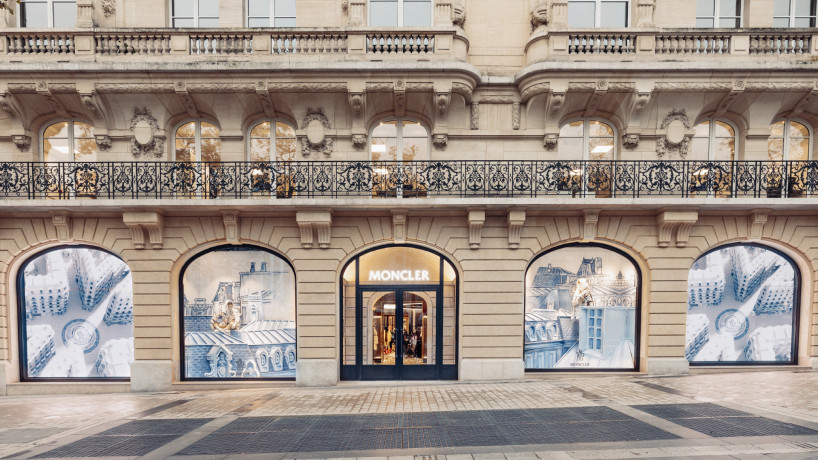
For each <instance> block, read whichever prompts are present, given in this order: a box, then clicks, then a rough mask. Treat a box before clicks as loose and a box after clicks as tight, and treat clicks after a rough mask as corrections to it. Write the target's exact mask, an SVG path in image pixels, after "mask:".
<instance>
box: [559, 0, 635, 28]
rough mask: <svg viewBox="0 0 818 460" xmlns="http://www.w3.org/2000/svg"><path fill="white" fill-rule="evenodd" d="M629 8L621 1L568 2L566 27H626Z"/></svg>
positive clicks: (584, 0)
mask: <svg viewBox="0 0 818 460" xmlns="http://www.w3.org/2000/svg"><path fill="white" fill-rule="evenodd" d="M629 8H630V2H629V1H623V0H569V1H568V27H572V28H594V27H605V28H619V27H627V26H628V16H629V14H628V9H629Z"/></svg>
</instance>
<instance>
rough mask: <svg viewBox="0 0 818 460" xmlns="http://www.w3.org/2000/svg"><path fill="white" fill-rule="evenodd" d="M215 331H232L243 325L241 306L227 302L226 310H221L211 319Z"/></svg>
mask: <svg viewBox="0 0 818 460" xmlns="http://www.w3.org/2000/svg"><path fill="white" fill-rule="evenodd" d="M210 325H211V326H212V327H213V330H214V331H232V330H236V329H238V328H239V325H241V305H238V304H234V303H233V302H227V305H226V306H225V309H224V310H219V311H217V312H215V313H214V314H213V317H212V318H210Z"/></svg>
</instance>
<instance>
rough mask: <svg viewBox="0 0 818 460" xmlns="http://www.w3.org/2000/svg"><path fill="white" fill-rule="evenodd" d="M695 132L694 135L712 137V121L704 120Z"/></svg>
mask: <svg viewBox="0 0 818 460" xmlns="http://www.w3.org/2000/svg"><path fill="white" fill-rule="evenodd" d="M694 129H695V131H694V132H693V136H694V137H710V122H709V121H703V122H701V123H699V124H698V125H696V127H695V128H694Z"/></svg>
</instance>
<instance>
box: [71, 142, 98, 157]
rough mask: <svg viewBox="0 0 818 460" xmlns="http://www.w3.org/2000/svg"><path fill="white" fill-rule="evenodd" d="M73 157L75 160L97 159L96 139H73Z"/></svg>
mask: <svg viewBox="0 0 818 460" xmlns="http://www.w3.org/2000/svg"><path fill="white" fill-rule="evenodd" d="M74 159H75V160H77V161H97V141H96V140H95V139H93V138H91V139H74Z"/></svg>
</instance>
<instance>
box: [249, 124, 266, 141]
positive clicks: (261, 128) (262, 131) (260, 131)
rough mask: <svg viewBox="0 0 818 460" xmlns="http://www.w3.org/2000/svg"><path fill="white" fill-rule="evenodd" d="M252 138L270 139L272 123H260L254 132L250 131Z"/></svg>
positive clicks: (254, 128)
mask: <svg viewBox="0 0 818 460" xmlns="http://www.w3.org/2000/svg"><path fill="white" fill-rule="evenodd" d="M250 137H264V138H269V137H270V122H269V121H265V122H263V123H259V124H257V125H256V126H254V127H253V130H252V131H250Z"/></svg>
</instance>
